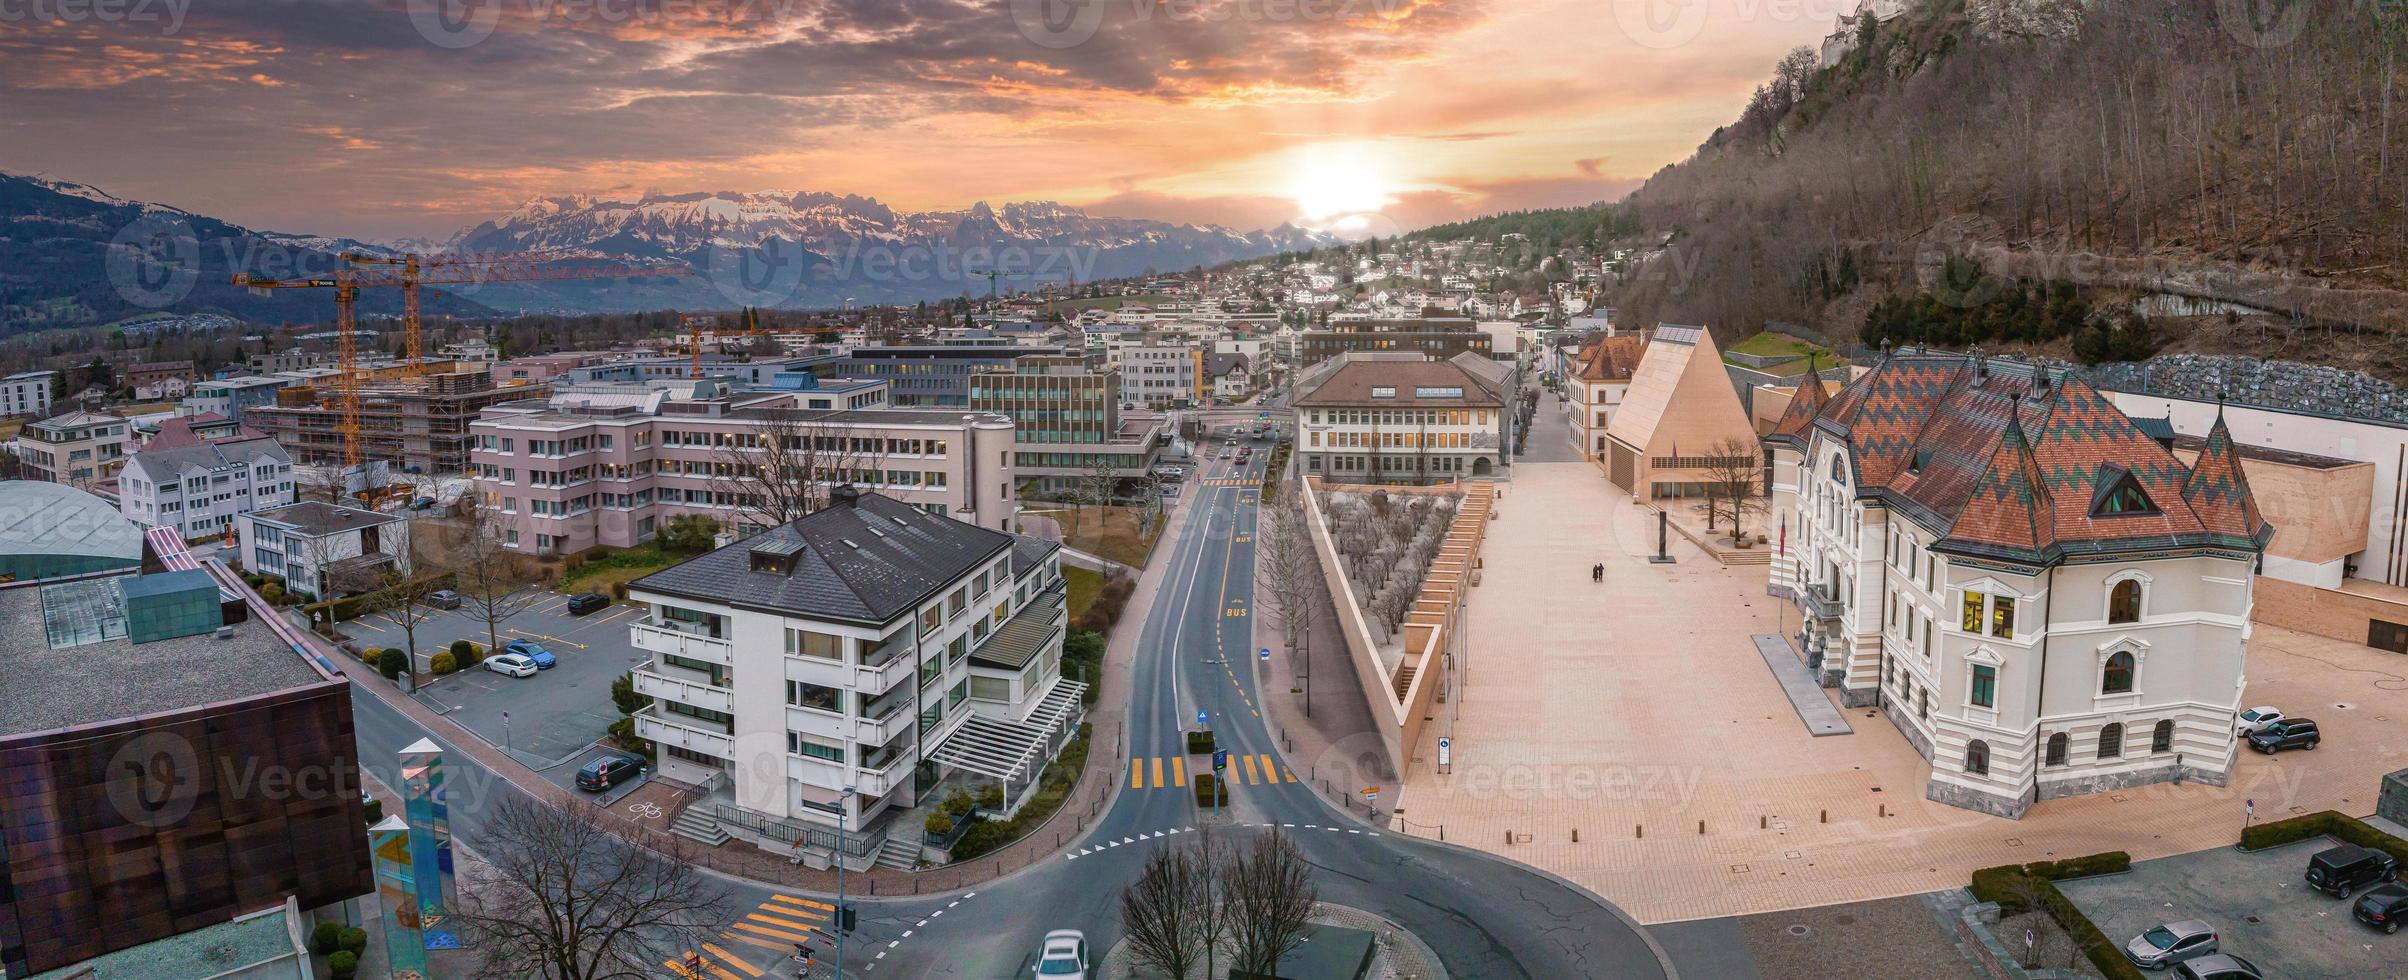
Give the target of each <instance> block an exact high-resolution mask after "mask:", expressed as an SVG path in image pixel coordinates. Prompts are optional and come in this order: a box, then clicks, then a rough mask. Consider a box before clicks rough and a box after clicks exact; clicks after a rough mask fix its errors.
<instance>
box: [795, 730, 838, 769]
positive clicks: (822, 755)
mask: <svg viewBox="0 0 2408 980" xmlns="http://www.w3.org/2000/svg"><path fill="white" fill-rule="evenodd" d="M786 751H788V752H791V753H794V754H795V755H807V756H810V757H811V758H814V759H826V760H828V761H829V762H843V761H844V746H843V745H842V744H832V743H829V742H823V741H820V740H819V739H816V738H812V737H811V736H809V735H805V734H803V733H801V732H787V733H786Z"/></svg>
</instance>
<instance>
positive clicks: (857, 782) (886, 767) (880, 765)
mask: <svg viewBox="0 0 2408 980" xmlns="http://www.w3.org/2000/svg"><path fill="white" fill-rule="evenodd" d="M911 761H912V752H911V747H910V746H908V745H900V744H898V745H890V746H887V747H886V748H883V749H880V750H878V751H877V752H875V753H872V754H871V755H870V757H869V758H867V759H864V760H862V763H861V768H860V769H858V770H856V771H855V772H854V776H853V787H854V788H855V789H858V790H860V791H861V792H863V793H867V794H869V795H871V796H885V795H886V794H888V793H890V792H893V791H894V790H895V789H896V788H897V787H900V786H902V785H904V784H905V783H906V782H908V781H909V780H910V779H911V770H912V764H911Z"/></svg>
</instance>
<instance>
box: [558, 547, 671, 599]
mask: <svg viewBox="0 0 2408 980" xmlns="http://www.w3.org/2000/svg"><path fill="white" fill-rule="evenodd" d="M695 554H698V552H686V551H663V550H661V549H659V548H650V547H645V548H630V549H628V550H626V551H621V552H618V553H616V554H612V555H609V556H606V557H602V558H595V559H592V560H590V561H586V562H582V563H580V564H579V565H578V566H577V570H576V571H573V572H570V573H568V575H567V576H565V577H563V578H562V579H561V581H560V591H562V592H600V593H602V594H604V595H617V594H618V593H616V592H613V591H612V589H611V587H612V586H615V585H617V584H619V583H621V582H633V581H635V580H636V579H639V578H643V577H644V576H646V575H650V574H652V573H654V572H657V571H660V570H661V569H664V568H667V567H669V566H671V565H675V564H677V563H678V562H681V561H684V560H686V559H688V558H692V557H694V556H695Z"/></svg>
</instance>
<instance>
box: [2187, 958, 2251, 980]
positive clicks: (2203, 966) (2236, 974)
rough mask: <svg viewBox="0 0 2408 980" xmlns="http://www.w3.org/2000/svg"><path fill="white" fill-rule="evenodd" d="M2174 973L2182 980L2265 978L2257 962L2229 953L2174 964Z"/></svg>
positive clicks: (2245, 979) (2249, 979)
mask: <svg viewBox="0 0 2408 980" xmlns="http://www.w3.org/2000/svg"><path fill="white" fill-rule="evenodd" d="M2174 975H2175V976H2177V977H2181V978H2182V980H2266V975H2265V974H2263V973H2259V972H2258V968H2257V964H2255V963H2251V962H2249V961H2248V960H2245V959H2242V958H2240V957H2238V956H2234V955H2232V954H2231V953H2216V954H2214V955H2210V956H2202V957H2200V958H2198V959H2195V960H2191V961H2190V962H2187V963H2177V964H2174Z"/></svg>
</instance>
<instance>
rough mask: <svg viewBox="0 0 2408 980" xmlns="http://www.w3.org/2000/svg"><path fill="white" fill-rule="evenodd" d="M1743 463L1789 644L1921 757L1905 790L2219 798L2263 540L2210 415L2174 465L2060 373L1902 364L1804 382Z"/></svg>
mask: <svg viewBox="0 0 2408 980" xmlns="http://www.w3.org/2000/svg"><path fill="white" fill-rule="evenodd" d="M1765 445H1766V447H1767V448H1768V449H1770V450H1771V451H1772V458H1773V485H1772V506H1773V514H1772V515H1770V517H1769V519H1768V520H1767V521H1766V522H1765V523H1766V524H1769V525H1771V526H1773V527H1777V528H1779V529H1780V530H1779V531H1777V532H1776V533H1779V534H1781V535H1782V537H1783V540H1784V542H1785V545H1784V546H1783V547H1782V549H1781V552H1780V555H1779V557H1778V558H1776V559H1775V561H1774V564H1773V570H1772V580H1771V581H1772V584H1771V591H1772V592H1773V593H1774V594H1775V595H1778V596H1783V597H1786V598H1788V599H1789V600H1790V601H1792V602H1793V603H1794V604H1795V605H1796V606H1797V608H1798V610H1799V611H1800V613H1801V619H1802V623H1803V626H1802V628H1801V630H1800V632H1799V633H1798V634H1797V635H1796V636H1794V637H1793V638H1792V639H1793V641H1794V642H1796V643H1797V644H1798V645H1799V646H1800V647H1801V649H1802V655H1803V657H1804V659H1805V661H1806V663H1807V666H1808V667H1809V668H1810V669H1812V670H1814V671H1816V672H1817V673H1818V674H1819V675H1820V677H1821V680H1822V683H1823V685H1824V686H1825V687H1837V688H1839V689H1840V692H1841V697H1842V700H1843V702H1844V703H1845V704H1847V705H1849V706H1852V707H1854V706H1875V705H1877V706H1879V708H1880V709H1881V710H1882V711H1883V713H1885V714H1886V715H1888V717H1889V718H1890V720H1891V722H1892V723H1893V724H1895V725H1896V726H1897V728H1898V730H1899V731H1900V732H1902V733H1904V734H1905V736H1906V738H1907V741H1908V742H1910V743H1912V744H1913V745H1914V746H1915V747H1916V749H1917V750H1918V751H1920V752H1921V753H1922V754H1923V755H1924V757H1925V758H1927V759H1929V760H1930V762H1931V778H1930V782H1929V783H1928V785H1927V786H1926V787H1925V795H1926V796H1927V797H1929V798H1930V799H1933V800H1937V801H1939V802H1943V803H1947V804H1950V805H1953V806H1960V807H1965V808H1968V809H1974V810H1980V811H1983V812H1987V813H1993V814H1997V815H2001V816H2008V817H2014V816H2020V815H2021V814H2022V813H2023V812H2024V811H2025V810H2026V809H2027V808H2029V807H2030V806H2031V805H2032V804H2033V803H2035V802H2037V801H2039V800H2046V799H2052V798H2056V797H2062V796H2075V795H2081V794H2087V793H2097V792H2102V791H2109V790H2115V789H2120V788H2124V787H2130V786H2135V785H2141V784H2145V783H2153V782H2163V781H2168V780H2174V779H2182V780H2189V781H2195V782H2205V783H2209V784H2213V785H2223V784H2224V783H2225V781H2226V780H2227V779H2228V777H2229V775H2230V773H2231V770H2232V765H2233V755H2234V751H2235V747H2236V741H2235V738H2234V735H2233V718H2234V713H2235V712H2236V711H2237V710H2238V709H2239V707H2240V706H2241V704H2242V696H2243V692H2244V688H2245V686H2246V669H2245V667H2246V657H2245V652H2246V646H2247V640H2248V635H2249V616H2250V607H2251V602H2252V587H2253V581H2254V577H2253V575H2252V572H2253V569H2254V567H2255V566H2256V564H2257V563H2258V561H2259V556H2260V555H2261V554H2262V553H2263V551H2264V548H2265V545H2266V542H2267V541H2268V540H2269V539H2270V538H2271V537H2272V536H2273V533H2274V531H2273V528H2272V527H2270V526H2269V525H2268V524H2267V522H2266V521H2265V519H2264V518H2263V517H2262V516H2261V515H2260V513H2259V511H2258V507H2257V504H2256V501H2255V499H2254V498H2253V497H2252V496H2251V494H2250V491H2249V484H2248V482H2247V480H2246V479H2244V478H2243V476H2242V473H2241V465H2240V454H2239V451H2238V450H2237V449H2236V448H2235V447H2234V444H2233V442H2232V438H2231V433H2230V432H2229V431H2227V430H2226V428H2225V427H2224V425H2223V424H2222V422H2221V421H2220V420H2219V421H2218V422H2217V423H2216V425H2215V427H2214V429H2213V430H2212V431H2211V433H2210V434H2209V436H2208V438H2207V444H2206V447H2205V448H2204V449H2203V450H2202V451H2201V452H2200V454H2199V457H2198V460H2197V462H2196V463H2195V464H2193V465H2184V464H2183V463H2182V462H2181V460H2180V459H2178V458H2177V457H2176V456H2175V455H2174V454H2173V453H2172V452H2170V451H2169V450H2167V449H2166V448H2165V447H2164V446H2163V445H2161V444H2159V443H2158V442H2156V441H2154V440H2152V439H2150V438H2149V436H2147V435H2146V434H2144V433H2143V432H2141V431H2140V429H2139V428H2138V427H2136V426H2135V425H2134V424H2133V422H2132V420H2131V419H2129V418H2127V417H2125V416H2124V414H2123V413H2122V412H2119V411H2117V410H2116V408H2115V406H2114V405H2113V404H2112V403H2110V402H2109V401H2108V400H2107V399H2106V398H2105V397H2103V396H2101V395H2100V394H2099V392H2098V391H2096V390H2094V389H2092V388H2091V387H2090V386H2089V385H2088V384H2086V383H2084V382H2082V381H2081V380H2079V379H2078V378H2073V377H2067V376H2062V375H2060V374H2058V373H2057V372H2051V371H2046V370H2043V369H2040V368H2036V367H2034V366H2033V365H2031V364H2027V363H2021V362H2007V361H1999V360H1985V359H1983V358H1981V357H1979V356H1978V355H1977V356H1971V357H1968V356H1964V355H1956V354H1941V353H1932V352H1922V351H1912V350H1909V351H1901V352H1899V353H1896V354H1892V355H1890V356H1888V357H1886V358H1885V359H1884V360H1883V361H1882V362H1881V364H1880V365H1879V366H1877V367H1875V368H1873V369H1872V370H1871V371H1870V372H1868V373H1866V374H1864V375H1862V376H1860V377H1858V378H1857V379H1856V380H1855V381H1853V382H1851V383H1850V384H1849V385H1848V386H1847V387H1846V388H1844V389H1842V390H1841V391H1840V392H1839V393H1837V394H1833V395H1828V396H1826V395H1824V394H1823V393H1822V389H1821V387H1820V386H1818V385H1806V386H1803V387H1802V388H1801V389H1800V394H1799V397H1798V398H1797V399H1796V400H1795V401H1794V402H1793V403H1792V404H1791V406H1790V409H1789V411H1788V412H1787V413H1786V414H1784V415H1783V416H1782V418H1781V420H1780V422H1779V423H1778V424H1777V425H1776V426H1775V428H1774V430H1773V432H1772V434H1770V435H1768V436H1767V437H1765ZM2044 461H2045V462H2044Z"/></svg>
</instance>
